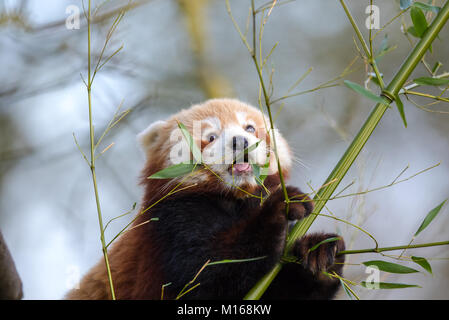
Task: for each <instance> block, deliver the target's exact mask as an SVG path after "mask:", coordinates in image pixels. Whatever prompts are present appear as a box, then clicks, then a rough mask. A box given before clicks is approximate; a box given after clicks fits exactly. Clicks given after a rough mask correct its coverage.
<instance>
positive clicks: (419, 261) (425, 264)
mask: <svg viewBox="0 0 449 320" xmlns="http://www.w3.org/2000/svg"><path fill="white" fill-rule="evenodd" d="M412 261H413V262H415V263H417V264H419V265H420V266H421V267H423V268H424V269H425V270H426V271H427V272H429V273H430V274H432V267H431V266H430V263H429V262H428V261H427V260H426V259H425V258H422V257H415V256H412Z"/></svg>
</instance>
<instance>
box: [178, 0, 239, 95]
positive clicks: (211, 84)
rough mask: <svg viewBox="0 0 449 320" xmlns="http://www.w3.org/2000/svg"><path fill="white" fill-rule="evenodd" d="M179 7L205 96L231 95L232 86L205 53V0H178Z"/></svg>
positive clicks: (206, 38) (206, 40) (206, 37)
mask: <svg viewBox="0 0 449 320" xmlns="http://www.w3.org/2000/svg"><path fill="white" fill-rule="evenodd" d="M178 4H179V8H180V10H181V12H182V14H183V15H184V18H185V21H186V24H187V29H188V33H189V36H190V39H191V48H192V52H193V56H194V59H195V63H196V68H197V76H198V81H199V85H200V87H201V89H202V90H203V92H204V95H205V96H206V98H217V97H224V96H229V95H232V87H231V85H230V83H229V81H227V80H226V79H225V78H224V77H223V76H222V75H220V74H219V73H218V72H217V71H216V70H215V68H213V67H212V64H211V62H210V59H209V55H208V53H207V44H208V41H209V37H208V34H207V32H206V30H208V29H209V28H208V27H207V22H208V19H207V15H206V10H207V5H208V2H207V0H178Z"/></svg>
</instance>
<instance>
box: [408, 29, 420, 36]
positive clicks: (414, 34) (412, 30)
mask: <svg viewBox="0 0 449 320" xmlns="http://www.w3.org/2000/svg"><path fill="white" fill-rule="evenodd" d="M407 32H408V33H410V34H411V35H412V36H414V37H415V38H419V36H418V33H417V32H416V30H415V27H413V26H412V27H409V28H408V29H407Z"/></svg>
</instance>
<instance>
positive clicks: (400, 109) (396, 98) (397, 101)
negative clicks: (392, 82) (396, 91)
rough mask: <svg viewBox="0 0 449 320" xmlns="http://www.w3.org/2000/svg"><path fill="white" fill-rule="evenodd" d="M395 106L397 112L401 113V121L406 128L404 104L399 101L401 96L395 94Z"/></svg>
mask: <svg viewBox="0 0 449 320" xmlns="http://www.w3.org/2000/svg"><path fill="white" fill-rule="evenodd" d="M394 101H395V102H396V107H397V108H398V111H399V114H400V115H401V118H402V121H403V122H404V126H405V127H406V128H407V119H406V118H405V112H404V104H403V103H402V101H401V98H399V95H396V97H395V100H394Z"/></svg>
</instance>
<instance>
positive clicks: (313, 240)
mask: <svg viewBox="0 0 449 320" xmlns="http://www.w3.org/2000/svg"><path fill="white" fill-rule="evenodd" d="M335 238H339V239H338V240H335ZM327 239H331V240H330V241H329V242H324V241H325V240H327ZM320 243H321V244H320ZM343 250H345V242H344V240H343V238H342V237H340V236H339V235H337V234H332V233H330V234H329V233H328V234H325V233H313V234H310V235H306V236H304V237H303V238H301V239H300V240H298V241H297V242H296V244H295V246H294V248H293V251H292V253H293V255H294V256H296V257H297V258H298V259H299V260H300V262H301V264H302V265H303V267H304V268H305V269H307V270H309V271H311V272H312V273H313V274H315V275H317V276H319V277H320V278H322V271H326V272H328V273H330V274H332V273H333V272H336V273H337V274H339V275H341V272H342V269H343V263H344V261H345V256H344V254H343V255H338V253H339V252H340V251H343ZM326 278H327V277H326Z"/></svg>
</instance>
